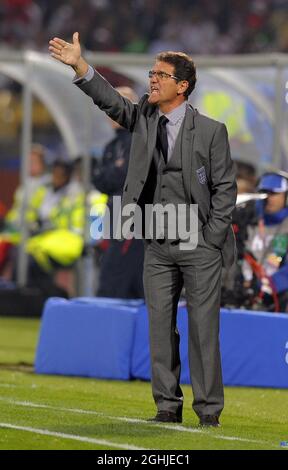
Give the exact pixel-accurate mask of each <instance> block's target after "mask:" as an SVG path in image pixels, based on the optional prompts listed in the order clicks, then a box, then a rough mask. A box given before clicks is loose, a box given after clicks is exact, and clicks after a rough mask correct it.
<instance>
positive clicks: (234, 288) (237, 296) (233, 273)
mask: <svg viewBox="0 0 288 470" xmlns="http://www.w3.org/2000/svg"><path fill="white" fill-rule="evenodd" d="M235 163H236V180H237V192H238V194H245V193H246V194H247V193H248V194H250V193H254V192H255V190H256V183H257V177H256V170H255V167H254V166H253V165H251V164H250V163H247V162H242V161H236V162H235ZM232 224H233V229H234V233H235V238H236V244H237V262H236V263H235V264H234V265H233V267H232V268H231V269H230V270H229V271H226V270H223V278H222V293H221V305H222V306H224V307H236V308H239V307H241V306H243V305H245V301H246V297H245V291H244V290H243V274H242V263H243V259H244V254H245V243H246V240H247V238H248V226H254V225H256V224H257V217H256V208H255V201H253V200H250V201H248V202H245V203H244V204H241V205H238V206H236V207H235V209H234V211H233V214H232Z"/></svg>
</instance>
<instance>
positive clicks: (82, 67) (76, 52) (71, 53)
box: [49, 33, 88, 77]
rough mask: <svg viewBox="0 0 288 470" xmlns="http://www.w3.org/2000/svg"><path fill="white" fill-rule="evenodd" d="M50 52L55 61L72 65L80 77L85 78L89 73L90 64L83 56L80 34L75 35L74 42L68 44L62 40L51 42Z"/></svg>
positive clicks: (56, 39)
mask: <svg viewBox="0 0 288 470" xmlns="http://www.w3.org/2000/svg"><path fill="white" fill-rule="evenodd" d="M49 50H50V52H51V56H52V57H54V59H57V60H59V61H60V62H62V63H63V64H66V65H70V66H71V67H72V68H73V69H74V70H75V73H76V75H77V76H78V77H83V76H84V75H85V74H86V73H87V71H88V64H87V62H86V61H85V60H84V59H83V57H82V55H81V46H80V42H79V33H74V34H73V42H72V43H70V42H66V41H64V40H63V39H60V38H53V39H51V41H49Z"/></svg>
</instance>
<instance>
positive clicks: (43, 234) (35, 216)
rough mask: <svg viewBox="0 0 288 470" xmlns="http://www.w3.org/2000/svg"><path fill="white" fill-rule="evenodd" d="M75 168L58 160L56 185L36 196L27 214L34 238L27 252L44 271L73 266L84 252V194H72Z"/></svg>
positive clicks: (54, 178) (35, 194)
mask: <svg viewBox="0 0 288 470" xmlns="http://www.w3.org/2000/svg"><path fill="white" fill-rule="evenodd" d="M70 176H71V165H70V164H69V163H66V162H63V161H56V162H55V163H54V165H53V169H52V184H51V185H50V186H48V187H47V186H40V187H39V188H38V189H37V190H36V191H35V193H34V194H33V196H32V198H31V201H30V204H29V208H28V210H27V214H26V220H27V223H28V227H29V231H30V234H31V236H30V238H29V240H28V241H27V245H26V250H27V252H28V253H29V254H30V255H31V257H32V258H33V259H34V261H36V264H37V265H38V267H39V268H41V270H43V271H44V272H46V273H52V272H53V270H54V268H55V266H57V265H60V266H64V267H67V266H71V265H73V264H74V263H75V261H76V260H77V259H78V258H79V257H80V256H81V253H82V250H83V229H84V215H85V197H84V191H83V190H81V189H80V188H79V192H75V191H71V185H70Z"/></svg>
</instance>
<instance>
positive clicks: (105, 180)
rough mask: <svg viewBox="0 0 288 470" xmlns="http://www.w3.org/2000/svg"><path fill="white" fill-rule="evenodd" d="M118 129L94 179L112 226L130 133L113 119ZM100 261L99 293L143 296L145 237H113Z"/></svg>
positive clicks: (127, 92) (128, 93) (129, 94)
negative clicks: (104, 202)
mask: <svg viewBox="0 0 288 470" xmlns="http://www.w3.org/2000/svg"><path fill="white" fill-rule="evenodd" d="M117 90H118V91H119V93H120V94H121V95H122V96H124V97H126V98H129V99H130V100H131V101H133V102H138V97H137V95H136V94H135V92H134V91H133V90H132V89H131V88H129V87H118V88H117ZM111 125H112V127H113V129H114V130H115V137H114V139H113V140H112V141H111V142H110V143H108V145H107V146H106V148H105V150H104V155H103V159H102V162H99V163H98V164H96V166H95V168H94V172H93V183H94V185H95V187H96V189H98V190H99V191H101V192H103V193H105V194H107V195H108V196H109V199H108V208H109V210H110V214H111V223H110V227H111V228H112V227H113V196H121V195H122V190H123V186H124V182H125V178H126V175H127V169H128V163H129V152H130V146H131V133H130V132H129V131H128V130H127V129H124V128H123V127H121V126H120V125H119V124H118V123H116V122H114V121H112V120H111ZM105 245H106V250H105V251H104V253H103V255H102V258H101V264H100V277H99V288H98V292H97V295H98V296H100V297H114V298H122V299H136V298H144V290H143V281H142V275H143V259H144V249H143V242H142V240H136V239H134V238H133V239H132V240H124V241H123V240H114V239H112V237H111V239H110V240H109V241H108V244H106V243H105Z"/></svg>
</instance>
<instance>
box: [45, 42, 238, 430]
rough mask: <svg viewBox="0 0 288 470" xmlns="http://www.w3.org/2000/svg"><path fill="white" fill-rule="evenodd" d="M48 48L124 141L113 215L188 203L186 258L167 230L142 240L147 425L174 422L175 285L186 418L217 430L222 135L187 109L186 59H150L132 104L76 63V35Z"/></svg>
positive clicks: (226, 254)
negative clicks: (187, 383)
mask: <svg viewBox="0 0 288 470" xmlns="http://www.w3.org/2000/svg"><path fill="white" fill-rule="evenodd" d="M49 49H50V51H51V55H52V56H53V57H54V58H55V59H57V60H59V61H61V62H63V63H65V64H67V65H70V66H72V67H73V69H74V70H75V72H76V80H75V83H76V84H77V86H78V87H79V88H80V89H81V90H83V91H84V92H85V93H86V94H87V95H89V96H90V97H91V98H92V99H93V101H94V103H95V104H96V105H97V106H99V108H100V109H102V110H103V111H105V112H106V114H107V115H108V116H110V117H111V118H112V119H113V120H114V121H117V122H118V123H119V124H121V126H123V127H126V128H127V129H129V130H130V131H131V132H132V144H131V153H130V161H129V168H128V174H127V178H126V181H125V184H124V191H123V199H122V206H123V207H125V205H127V204H134V205H135V204H138V205H139V206H140V207H141V208H142V209H143V208H144V206H145V205H147V204H152V205H155V204H157V203H165V204H171V203H172V204H174V205H176V206H179V205H182V206H183V204H184V205H185V207H190V204H198V228H197V236H198V244H197V246H196V248H195V249H192V248H191V249H181V246H182V241H183V240H181V239H180V237H179V234H176V236H175V237H172V238H171V237H170V236H169V233H168V232H167V229H168V226H169V223H167V222H165V223H164V224H163V233H162V234H161V237H155V236H152V238H151V239H148V240H144V244H145V261H144V278H143V279H144V288H145V299H146V303H147V307H148V311H149V324H150V352H151V363H152V391H153V397H154V400H155V403H156V406H157V414H156V416H155V417H154V418H153V419H152V421H155V422H178V423H179V422H182V408H183V394H182V391H181V388H180V385H179V382H180V357H179V341H180V338H179V333H178V331H177V326H176V316H177V305H178V300H179V297H180V293H181V290H182V287H183V286H184V287H185V290H186V299H187V309H188V325H189V363H190V374H191V381H192V388H193V394H194V401H193V409H194V411H195V412H196V414H197V415H198V417H199V420H200V421H199V425H200V426H215V427H216V426H219V416H220V414H221V412H222V409H223V406H224V393H223V384H222V372H221V359H220V350H219V311H220V292H221V270H222V269H221V268H222V265H224V266H226V267H229V266H231V264H232V263H233V261H234V257H235V240H234V234H233V231H232V228H231V214H232V211H233V209H234V207H235V202H236V182H235V171H234V165H233V163H232V160H231V157H230V150H229V143H228V136H227V130H226V127H225V125H224V124H221V123H219V122H216V121H214V120H212V119H209V118H207V117H205V116H202V115H201V114H199V113H198V112H197V110H195V109H193V108H192V107H191V106H190V105H189V104H188V101H187V100H188V96H189V95H190V93H191V92H192V91H193V89H194V87H195V83H196V70H195V66H194V63H193V61H192V59H191V58H190V57H189V56H187V55H186V54H183V53H176V52H167V53H162V54H159V55H158V56H157V58H156V62H155V64H154V66H153V69H152V70H151V71H150V72H149V77H150V90H149V94H145V95H144V96H143V97H142V98H141V99H140V101H139V103H138V104H134V103H132V102H131V101H129V100H128V99H126V98H123V97H122V96H121V95H120V94H119V93H117V91H116V90H115V89H114V88H113V87H112V86H111V85H110V84H109V83H108V82H107V81H106V80H105V79H104V78H103V77H102V76H101V75H100V74H99V73H98V72H97V71H96V70H94V69H93V68H92V67H91V66H89V65H88V64H87V63H86V61H85V60H84V59H83V57H82V56H81V47H80V43H79V35H78V33H74V35H73V42H72V43H67V42H66V41H63V40H62V39H59V38H54V39H53V40H51V41H50V47H49ZM165 220H166V219H165ZM180 241H181V243H180ZM186 248H187V247H186Z"/></svg>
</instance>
